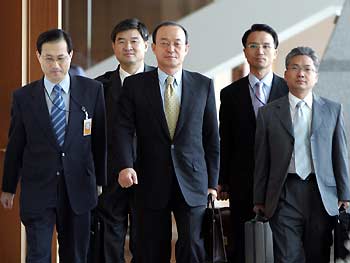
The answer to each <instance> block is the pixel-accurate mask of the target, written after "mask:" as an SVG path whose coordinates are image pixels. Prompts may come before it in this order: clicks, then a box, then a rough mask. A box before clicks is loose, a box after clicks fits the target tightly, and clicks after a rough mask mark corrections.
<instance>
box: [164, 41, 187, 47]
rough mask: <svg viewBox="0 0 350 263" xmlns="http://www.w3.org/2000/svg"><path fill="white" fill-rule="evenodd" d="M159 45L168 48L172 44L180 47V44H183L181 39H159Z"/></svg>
mask: <svg viewBox="0 0 350 263" xmlns="http://www.w3.org/2000/svg"><path fill="white" fill-rule="evenodd" d="M159 45H160V46H161V47H162V48H168V47H170V46H174V47H175V48H180V47H181V46H183V45H184V43H183V42H181V41H175V42H172V41H167V40H161V41H159Z"/></svg>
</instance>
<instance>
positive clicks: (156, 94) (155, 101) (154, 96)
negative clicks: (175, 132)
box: [144, 69, 170, 138]
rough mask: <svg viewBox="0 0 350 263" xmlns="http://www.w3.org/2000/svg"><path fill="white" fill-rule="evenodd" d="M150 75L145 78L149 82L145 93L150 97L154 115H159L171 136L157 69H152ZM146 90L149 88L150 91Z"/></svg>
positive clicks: (163, 127)
mask: <svg viewBox="0 0 350 263" xmlns="http://www.w3.org/2000/svg"><path fill="white" fill-rule="evenodd" d="M149 76H150V77H149V78H144V81H147V83H145V84H144V88H145V94H146V96H147V97H148V101H149V104H150V107H151V109H152V112H154V116H157V118H158V120H159V122H160V124H161V126H162V129H163V130H164V132H165V134H166V136H167V137H169V138H170V134H169V129H168V124H167V122H166V118H165V113H164V109H163V103H162V97H161V95H160V88H159V78H158V73H157V69H155V70H153V71H151V72H150V73H149ZM146 90H149V92H147V91H146Z"/></svg>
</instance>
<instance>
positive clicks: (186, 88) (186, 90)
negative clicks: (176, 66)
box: [174, 70, 195, 138]
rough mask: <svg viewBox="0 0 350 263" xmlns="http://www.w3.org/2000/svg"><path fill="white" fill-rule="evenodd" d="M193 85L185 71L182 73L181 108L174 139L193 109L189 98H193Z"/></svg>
mask: <svg viewBox="0 0 350 263" xmlns="http://www.w3.org/2000/svg"><path fill="white" fill-rule="evenodd" d="M194 86H195V84H194V83H193V79H192V77H191V75H190V73H188V72H187V71H185V70H183V71H182V95H181V106H180V112H179V118H178V120H177V124H176V129H175V134H174V138H175V137H176V135H177V134H179V132H180V130H181V128H182V127H183V125H184V123H185V120H186V117H187V116H189V114H190V113H191V109H192V107H193V102H191V98H193V97H194V96H195V94H194V93H193V87H194Z"/></svg>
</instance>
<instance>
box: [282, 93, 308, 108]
mask: <svg viewBox="0 0 350 263" xmlns="http://www.w3.org/2000/svg"><path fill="white" fill-rule="evenodd" d="M288 99H289V103H290V106H291V107H292V109H295V107H296V105H297V104H298V102H299V101H301V99H300V98H298V97H296V96H294V95H293V94H292V93H290V92H289V93H288ZM303 101H304V102H305V104H306V105H307V106H308V107H309V108H310V109H312V92H309V94H307V95H306V97H305V98H304V99H303Z"/></svg>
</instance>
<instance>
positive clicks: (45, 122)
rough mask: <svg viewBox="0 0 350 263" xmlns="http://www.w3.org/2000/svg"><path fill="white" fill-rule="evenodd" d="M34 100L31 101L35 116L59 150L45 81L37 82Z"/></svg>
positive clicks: (33, 92)
mask: <svg viewBox="0 0 350 263" xmlns="http://www.w3.org/2000/svg"><path fill="white" fill-rule="evenodd" d="M32 98H33V99H32V100H31V101H30V104H31V107H32V108H33V112H34V113H35V114H34V116H35V117H36V119H37V121H38V123H39V125H40V127H41V129H42V131H43V132H44V134H45V135H46V136H47V137H48V139H49V141H50V142H51V143H52V144H53V145H54V146H55V147H56V148H57V149H59V146H58V144H57V140H56V137H55V134H54V131H53V129H52V124H51V117H50V114H49V110H48V107H47V103H46V98H45V87H44V79H42V80H40V81H38V82H37V84H36V85H35V86H34V87H33V90H32Z"/></svg>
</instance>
